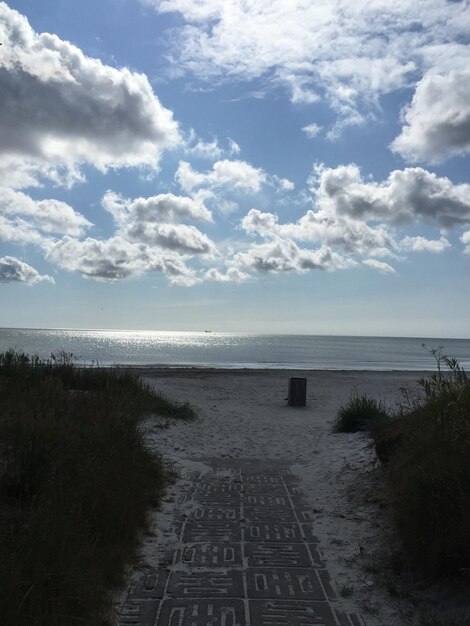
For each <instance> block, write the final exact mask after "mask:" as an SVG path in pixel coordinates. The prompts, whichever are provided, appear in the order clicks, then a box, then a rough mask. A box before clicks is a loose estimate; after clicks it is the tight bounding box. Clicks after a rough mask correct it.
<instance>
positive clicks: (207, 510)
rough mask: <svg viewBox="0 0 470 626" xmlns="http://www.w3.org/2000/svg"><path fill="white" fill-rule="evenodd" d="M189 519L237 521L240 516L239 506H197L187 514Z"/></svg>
mask: <svg viewBox="0 0 470 626" xmlns="http://www.w3.org/2000/svg"><path fill="white" fill-rule="evenodd" d="M188 517H189V519H191V520H204V521H207V522H218V521H225V522H235V521H239V520H240V517H241V512H240V507H239V506H235V507H230V508H225V507H213V506H204V507H202V506H198V507H196V508H195V509H194V510H193V511H191V512H190V513H189V514H188Z"/></svg>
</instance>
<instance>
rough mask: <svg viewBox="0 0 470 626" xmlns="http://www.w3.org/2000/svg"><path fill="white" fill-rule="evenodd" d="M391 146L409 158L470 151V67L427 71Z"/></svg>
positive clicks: (437, 158) (441, 157) (441, 156)
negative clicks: (442, 73)
mask: <svg viewBox="0 0 470 626" xmlns="http://www.w3.org/2000/svg"><path fill="white" fill-rule="evenodd" d="M404 121H405V126H404V127H403V129H402V131H401V133H400V135H399V136H398V137H397V138H396V139H395V140H394V141H393V143H392V150H394V151H395V152H398V153H399V154H401V155H402V156H403V157H404V158H405V159H408V161H413V162H415V161H429V162H437V161H442V160H444V159H445V158H447V157H450V156H453V155H459V154H468V153H469V152H470V70H468V69H466V70H463V71H456V72H450V73H449V74H448V75H445V76H441V75H436V74H434V73H432V72H429V73H428V74H426V75H425V76H424V77H423V79H422V80H421V81H420V82H419V83H418V85H417V87H416V91H415V94H414V96H413V100H412V102H411V106H410V107H409V108H408V109H407V110H406V111H405V112H404Z"/></svg>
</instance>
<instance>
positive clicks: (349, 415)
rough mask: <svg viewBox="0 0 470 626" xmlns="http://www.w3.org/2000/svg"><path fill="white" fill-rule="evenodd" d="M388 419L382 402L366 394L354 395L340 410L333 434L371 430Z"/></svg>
mask: <svg viewBox="0 0 470 626" xmlns="http://www.w3.org/2000/svg"><path fill="white" fill-rule="evenodd" d="M388 417H389V416H388V413H387V410H386V409H385V407H384V405H383V404H382V403H381V402H380V401H378V400H376V399H375V398H370V397H369V396H367V395H366V394H362V395H358V394H357V393H354V394H353V395H352V396H351V398H350V399H349V400H348V402H347V403H346V404H345V405H343V406H341V407H340V408H339V410H338V414H337V417H336V420H335V422H334V424H333V432H335V433H355V432H357V431H359V430H369V429H371V428H373V425H374V424H376V423H377V421H382V420H384V419H387V418H388Z"/></svg>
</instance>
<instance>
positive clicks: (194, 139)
mask: <svg viewBox="0 0 470 626" xmlns="http://www.w3.org/2000/svg"><path fill="white" fill-rule="evenodd" d="M229 151H230V148H229ZM184 152H185V154H188V155H190V156H192V157H194V158H197V159H208V160H213V161H216V160H217V159H221V158H222V157H223V156H224V150H223V149H222V148H221V147H220V146H219V142H218V141H217V138H214V139H212V141H203V140H202V139H201V138H200V137H198V136H197V134H196V132H195V130H194V129H193V128H191V129H190V131H189V135H188V137H187V139H186V141H185V148H184Z"/></svg>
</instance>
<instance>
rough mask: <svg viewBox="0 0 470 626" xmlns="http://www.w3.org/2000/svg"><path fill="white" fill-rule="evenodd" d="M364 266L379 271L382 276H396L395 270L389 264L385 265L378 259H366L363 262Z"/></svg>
mask: <svg viewBox="0 0 470 626" xmlns="http://www.w3.org/2000/svg"><path fill="white" fill-rule="evenodd" d="M362 262H363V263H364V265H367V266H368V267H371V268H372V269H374V270H378V271H379V272H382V274H395V270H394V269H393V267H392V266H391V265H389V264H388V263H384V262H383V261H378V260H377V259H365V260H364V261H362Z"/></svg>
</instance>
